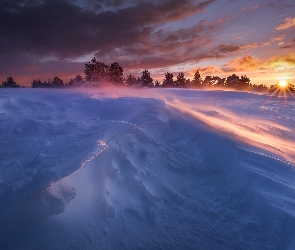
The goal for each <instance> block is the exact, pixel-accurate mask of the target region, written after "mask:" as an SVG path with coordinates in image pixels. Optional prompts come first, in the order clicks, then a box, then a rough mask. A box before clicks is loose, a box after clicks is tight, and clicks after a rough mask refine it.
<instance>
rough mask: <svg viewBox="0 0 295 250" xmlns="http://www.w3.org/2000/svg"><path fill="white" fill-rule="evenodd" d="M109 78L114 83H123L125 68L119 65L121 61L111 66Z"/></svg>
mask: <svg viewBox="0 0 295 250" xmlns="http://www.w3.org/2000/svg"><path fill="white" fill-rule="evenodd" d="M109 79H110V82H111V83H113V84H117V85H118V84H119V85H122V84H123V68H122V67H121V66H120V65H119V63H117V62H115V63H112V64H111V66H110V67H109Z"/></svg>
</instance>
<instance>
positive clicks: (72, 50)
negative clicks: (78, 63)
mask: <svg viewBox="0 0 295 250" xmlns="http://www.w3.org/2000/svg"><path fill="white" fill-rule="evenodd" d="M214 1H215V0H207V1H203V2H199V3H195V1H192V0H184V1H181V2H179V1H176V0H164V1H160V2H157V1H110V2H109V3H108V1H102V4H100V6H98V5H97V6H96V8H94V9H92V10H89V9H85V8H83V7H82V6H84V5H87V4H85V3H88V2H89V5H90V6H92V5H93V4H94V3H97V1H94V0H93V1H90V0H87V1H77V2H78V3H80V5H78V4H74V3H73V2H72V1H70V0H43V1H41V0H40V1H37V0H36V1H33V2H32V3H34V4H25V3H30V2H29V1H24V0H23V1H20V0H18V1H4V0H1V9H0V24H1V29H0V32H1V34H0V35H1V39H0V53H1V52H3V51H7V50H14V51H18V52H19V53H29V54H34V55H40V56H44V55H48V54H50V55H55V56H57V57H59V58H75V57H79V56H82V55H85V54H89V53H90V52H93V51H100V52H102V51H104V52H105V53H107V52H108V51H111V50H112V49H113V48H116V47H126V46H130V47H132V46H134V45H137V44H142V45H145V46H147V45H149V42H150V41H149V40H150V36H151V33H152V32H153V29H154V28H155V27H157V26H159V25H162V24H165V23H166V22H170V21H176V20H180V19H185V18H187V17H189V16H190V15H193V14H196V13H201V12H203V11H204V10H205V8H206V7H207V6H208V5H209V4H211V3H212V2H214ZM81 2H82V3H84V4H81ZM118 2H119V3H120V4H121V5H124V4H130V5H127V6H124V8H123V7H122V8H119V7H120V6H121V5H120V4H119V5H116V4H118ZM103 3H104V4H105V5H107V7H109V8H110V9H107V10H105V9H104V8H105V7H104V6H105V5H103ZM107 3H108V4H107ZM115 5H116V6H117V7H118V8H117V9H114V10H111V9H112V8H111V7H112V6H115Z"/></svg>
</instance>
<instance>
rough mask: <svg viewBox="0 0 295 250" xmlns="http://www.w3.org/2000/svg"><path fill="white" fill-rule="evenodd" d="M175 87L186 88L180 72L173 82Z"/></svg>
mask: <svg viewBox="0 0 295 250" xmlns="http://www.w3.org/2000/svg"><path fill="white" fill-rule="evenodd" d="M175 86H176V87H178V88H185V86H186V79H185V77H184V73H183V72H180V73H179V74H178V75H177V78H176V81H175Z"/></svg>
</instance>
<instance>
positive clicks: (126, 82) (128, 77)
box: [124, 74, 137, 87]
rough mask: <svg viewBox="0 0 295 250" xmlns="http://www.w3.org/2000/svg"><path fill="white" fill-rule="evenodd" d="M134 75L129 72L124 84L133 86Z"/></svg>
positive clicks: (134, 81) (134, 83) (134, 82)
mask: <svg viewBox="0 0 295 250" xmlns="http://www.w3.org/2000/svg"><path fill="white" fill-rule="evenodd" d="M136 80H137V79H136V77H135V76H134V75H131V74H129V75H128V76H127V77H126V78H125V79H124V83H125V85H126V86H129V87H133V86H135V85H136V82H137V81H136Z"/></svg>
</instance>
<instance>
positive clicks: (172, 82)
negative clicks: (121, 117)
mask: <svg viewBox="0 0 295 250" xmlns="http://www.w3.org/2000/svg"><path fill="white" fill-rule="evenodd" d="M123 72H124V70H123V68H122V67H121V66H120V65H119V63H118V62H114V63H112V64H111V65H107V64H105V63H103V62H99V61H97V60H96V58H95V57H94V58H93V59H92V60H91V61H90V62H87V63H86V64H85V69H84V74H85V77H84V78H83V77H82V76H80V75H79V74H78V75H77V76H76V77H75V78H74V79H71V80H70V81H69V82H67V83H65V82H64V81H63V80H62V79H60V78H59V77H58V76H56V77H54V78H53V80H50V79H49V80H48V81H41V80H40V79H38V80H36V79H34V80H33V81H32V83H31V87H32V88H62V87H80V86H110V85H113V86H127V87H134V88H190V89H201V88H216V87H217V88H230V89H237V90H247V91H267V90H269V91H273V90H274V89H276V88H277V87H278V86H276V85H272V86H270V87H269V88H268V87H267V86H266V85H264V84H260V85H256V84H252V83H251V81H250V78H248V77H247V76H246V75H242V76H241V77H239V76H237V75H236V74H232V75H231V76H228V77H226V78H220V77H219V76H205V78H204V79H202V77H201V75H200V73H199V71H198V70H197V71H196V72H195V74H194V77H193V79H192V80H190V79H188V78H186V77H185V76H184V73H183V72H179V73H178V75H177V76H176V78H174V75H173V73H171V72H166V73H165V76H164V79H163V81H162V82H159V81H158V80H156V81H154V80H153V78H152V77H151V74H150V72H149V71H148V70H147V69H144V70H143V71H142V74H141V76H138V77H135V76H134V75H132V74H129V75H127V76H126V77H124V76H123ZM0 87H2V88H19V87H20V85H19V84H18V83H16V82H15V81H14V80H13V78H12V77H11V76H10V77H8V78H7V80H6V81H4V82H2V84H1V85H0ZM286 88H287V89H288V90H289V91H294V85H292V84H291V83H288V85H287V87H286Z"/></svg>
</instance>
